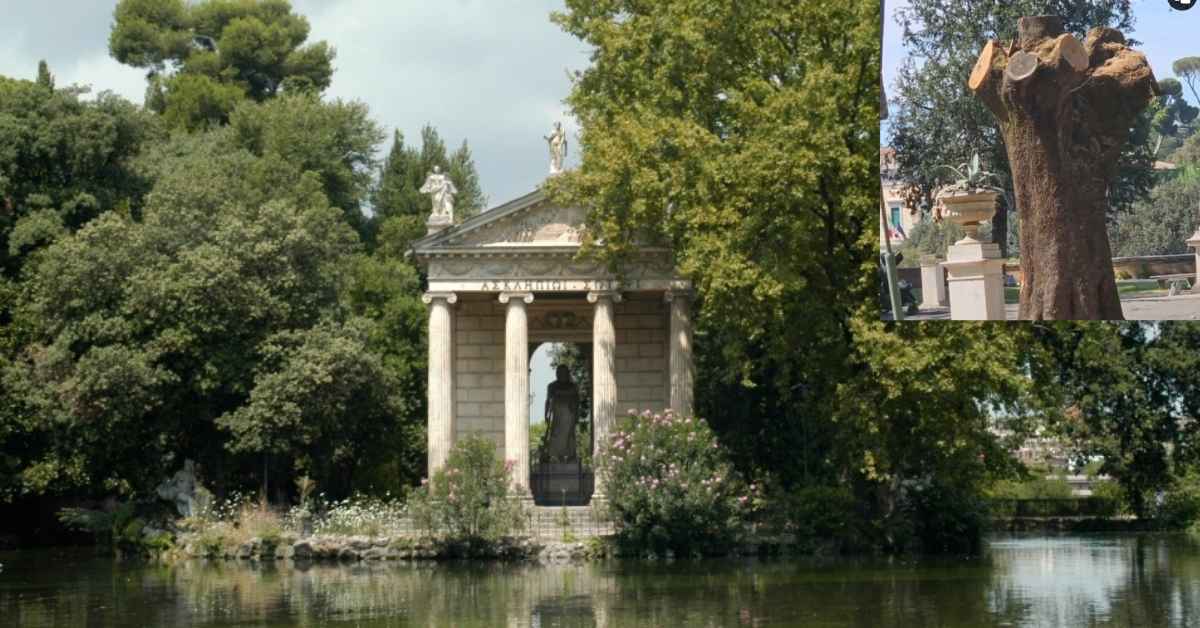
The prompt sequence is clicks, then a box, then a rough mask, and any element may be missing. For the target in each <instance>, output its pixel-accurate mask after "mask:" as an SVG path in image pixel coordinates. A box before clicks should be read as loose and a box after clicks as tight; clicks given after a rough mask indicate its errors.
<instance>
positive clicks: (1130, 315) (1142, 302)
mask: <svg viewBox="0 0 1200 628" xmlns="http://www.w3.org/2000/svg"><path fill="white" fill-rule="evenodd" d="M1004 309H1005V318H1007V319H1008V320H1010V321H1015V320H1018V319H1017V305H1016V304H1015V303H1012V304H1009V305H1006V306H1005V308H1004ZM1121 311H1122V312H1124V313H1125V319H1126V320H1131V321H1194V320H1200V294H1182V295H1179V296H1174V297H1167V296H1153V297H1141V298H1134V299H1122V300H1121ZM884 319H885V320H891V314H885V315H884ZM905 320H918V321H919V320H950V310H949V309H948V308H940V309H936V310H921V311H920V313H919V314H917V315H915V316H906V317H905Z"/></svg>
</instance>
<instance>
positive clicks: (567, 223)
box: [413, 190, 689, 292]
mask: <svg viewBox="0 0 1200 628" xmlns="http://www.w3.org/2000/svg"><path fill="white" fill-rule="evenodd" d="M586 225H587V211H586V210H584V209H582V208H578V207H562V206H560V205H557V204H555V203H553V202H551V201H550V200H549V199H548V198H546V195H545V194H544V193H543V192H542V191H540V190H538V191H536V192H533V193H531V194H527V195H525V196H522V197H521V198H518V199H516V200H513V201H511V202H508V203H505V204H503V205H500V206H498V207H496V208H494V209H491V210H488V211H486V212H484V213H482V214H480V215H478V216H475V217H473V218H471V219H470V220H467V221H465V222H463V223H462V224H460V225H457V226H450V227H446V228H445V229H442V230H440V231H437V232H435V233H432V234H430V235H428V236H426V237H424V238H422V239H420V240H418V241H417V242H415V243H414V244H413V254H414V255H415V256H416V259H417V260H418V261H419V262H420V263H421V264H422V265H423V266H425V268H426V269H427V273H428V277H429V286H430V290H434V291H439V290H441V291H450V292H505V291H531V292H589V291H595V290H612V289H618V288H619V289H621V290H626V291H655V290H666V289H679V288H680V287H681V286H686V285H689V284H687V282H686V281H683V280H681V279H680V278H679V277H677V276H676V275H675V272H674V266H673V264H672V261H671V256H670V252H669V250H668V249H666V248H663V247H653V246H646V247H641V248H640V250H639V252H638V254H637V255H636V256H635V259H634V260H631V263H630V264H628V265H627V267H625V268H624V269H623V270H622V272H618V273H613V272H610V270H609V269H608V268H606V267H605V266H604V264H603V263H601V262H599V261H597V260H589V259H580V258H578V256H577V253H578V252H579V248H580V244H581V242H582V240H583V237H584V234H585V230H586V228H587V227H586Z"/></svg>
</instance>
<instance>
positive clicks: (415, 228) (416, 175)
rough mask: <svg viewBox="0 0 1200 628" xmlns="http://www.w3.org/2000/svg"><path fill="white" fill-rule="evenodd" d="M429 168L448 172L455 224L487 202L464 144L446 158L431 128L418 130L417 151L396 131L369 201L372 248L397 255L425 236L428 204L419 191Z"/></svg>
mask: <svg viewBox="0 0 1200 628" xmlns="http://www.w3.org/2000/svg"><path fill="white" fill-rule="evenodd" d="M434 166H437V167H438V168H441V169H442V171H443V172H446V173H448V174H449V175H450V180H451V181H453V182H454V186H455V187H456V188H458V195H457V196H456V197H455V202H454V219H455V222H460V223H461V222H462V221H463V220H466V219H467V218H470V217H471V216H475V215H477V214H478V213H479V212H480V211H482V210H483V209H484V206H485V205H486V204H487V198H486V197H485V196H484V195H483V191H482V189H481V187H480V185H479V173H478V171H477V170H476V168H475V161H474V160H473V159H472V157H471V150H470V148H468V146H467V142H466V140H463V143H462V146H461V147H459V149H458V150H456V151H454V154H453V155H451V156H449V157H447V155H446V144H445V142H443V141H442V138H441V135H439V134H438V132H437V129H435V128H433V126H431V125H425V127H423V128H422V129H421V148H420V150H418V149H417V148H416V147H415V146H406V145H405V144H404V134H402V133H401V132H400V131H396V132H395V134H394V142H393V144H392V149H391V152H389V153H388V157H387V159H386V160H385V161H384V162H383V167H382V169H381V172H380V176H379V184H378V185H377V186H376V188H375V192H374V194H373V195H372V198H371V201H372V205H373V206H374V210H375V216H374V218H373V219H372V225H371V229H370V236H369V239H370V240H371V244H372V245H373V246H382V247H385V248H387V249H388V250H393V251H400V250H404V249H405V248H406V246H407V243H408V242H411V241H412V240H415V239H416V238H419V237H421V236H422V235H424V234H425V221H426V220H428V218H429V209H430V202H429V197H428V196H426V195H424V194H421V191H420V190H421V186H422V185H423V184H424V183H425V178H426V177H427V176H429V173H430V172H432V171H433V168H434Z"/></svg>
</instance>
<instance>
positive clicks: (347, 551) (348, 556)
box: [337, 547, 362, 561]
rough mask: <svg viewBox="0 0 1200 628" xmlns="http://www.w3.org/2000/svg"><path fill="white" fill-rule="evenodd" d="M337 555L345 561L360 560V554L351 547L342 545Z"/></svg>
mask: <svg viewBox="0 0 1200 628" xmlns="http://www.w3.org/2000/svg"><path fill="white" fill-rule="evenodd" d="M337 557H338V558H339V559H341V560H345V561H357V560H362V556H361V555H359V553H358V552H357V551H356V550H355V549H354V548H352V547H343V548H342V551H340V552H338V555H337Z"/></svg>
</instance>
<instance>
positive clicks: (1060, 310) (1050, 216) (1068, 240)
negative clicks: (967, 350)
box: [968, 16, 1158, 320]
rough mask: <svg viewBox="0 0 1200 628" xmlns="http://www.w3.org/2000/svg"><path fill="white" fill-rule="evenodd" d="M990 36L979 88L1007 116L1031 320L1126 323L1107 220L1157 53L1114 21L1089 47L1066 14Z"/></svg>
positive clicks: (975, 83) (1003, 122)
mask: <svg viewBox="0 0 1200 628" xmlns="http://www.w3.org/2000/svg"><path fill="white" fill-rule="evenodd" d="M1017 28H1018V33H1019V35H1018V38H1017V40H1016V41H1014V42H1012V43H1011V44H1009V45H1008V46H1007V47H1004V46H1001V45H1000V43H999V42H996V41H989V42H988V43H987V45H985V46H984V48H983V52H982V53H980V55H979V60H978V61H977V62H976V64H975V68H974V70H972V72H971V77H970V79H969V80H968V86H969V87H970V88H971V91H973V92H974V93H975V95H976V96H977V97H978V98H979V99H980V100H982V101H983V102H984V104H986V105H987V107H988V109H990V110H991V111H992V113H993V114H994V115H995V116H996V118H997V120H999V122H1000V129H1001V132H1002V133H1003V136H1004V145H1005V148H1006V149H1007V150H1008V160H1009V164H1010V167H1011V169H1012V176H1013V188H1014V191H1015V193H1016V205H1017V207H1019V208H1020V209H1021V222H1020V241H1021V242H1020V249H1021V271H1022V273H1023V275H1024V283H1022V285H1021V305H1020V317H1021V318H1022V319H1027V320H1028V319H1043V320H1044V319H1058V320H1063V319H1093V320H1094V319H1121V318H1124V317H1123V315H1122V313H1121V301H1120V299H1119V298H1118V296H1117V285H1116V279H1115V277H1114V276H1113V268H1112V252H1111V249H1110V247H1109V243H1108V230H1107V228H1106V225H1105V218H1106V215H1107V213H1108V187H1109V185H1110V184H1111V183H1112V181H1113V179H1114V178H1115V177H1116V174H1117V160H1118V158H1119V157H1120V154H1121V148H1122V147H1123V146H1124V144H1125V142H1126V141H1127V139H1128V137H1129V128H1130V127H1131V126H1132V125H1133V122H1134V120H1135V118H1136V117H1137V115H1138V114H1139V113H1140V112H1141V111H1142V110H1143V109H1144V108H1145V107H1146V106H1147V105H1148V104H1149V103H1150V101H1151V99H1152V98H1153V97H1154V96H1155V95H1157V92H1158V83H1157V82H1156V81H1155V80H1154V74H1153V72H1152V71H1151V69H1150V65H1149V63H1147V62H1146V58H1145V57H1144V56H1143V55H1142V54H1141V53H1139V52H1135V51H1134V50H1132V49H1130V48H1129V47H1128V46H1127V45H1126V43H1125V37H1124V36H1123V35H1121V33H1120V32H1119V31H1116V30H1114V29H1111V28H1094V29H1092V30H1091V32H1089V33H1088V35H1087V39H1086V40H1085V42H1084V43H1083V44H1080V43H1079V40H1077V39H1075V37H1074V36H1072V35H1070V34H1065V33H1064V32H1063V26H1062V19H1061V18H1059V17H1056V16H1038V17H1023V18H1021V19H1020V20H1019V21H1018V23H1017Z"/></svg>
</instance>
